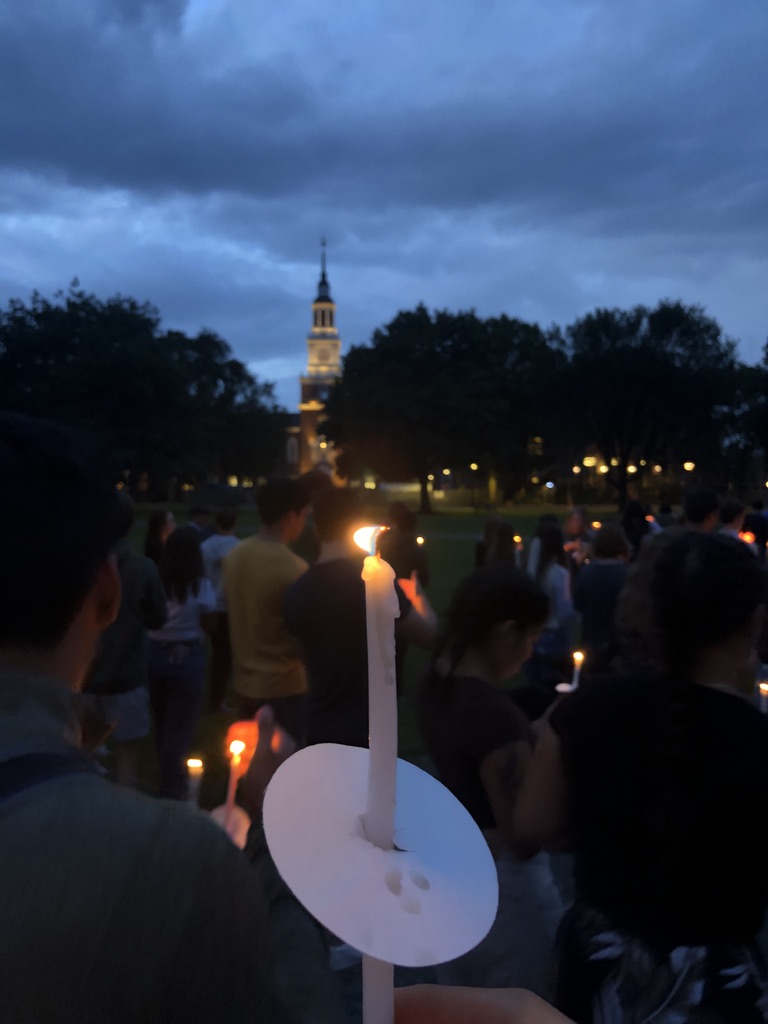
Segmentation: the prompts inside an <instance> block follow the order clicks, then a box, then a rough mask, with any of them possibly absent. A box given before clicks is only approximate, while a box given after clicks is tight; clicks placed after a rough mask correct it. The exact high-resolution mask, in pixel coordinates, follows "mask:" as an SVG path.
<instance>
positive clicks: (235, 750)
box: [229, 740, 245, 757]
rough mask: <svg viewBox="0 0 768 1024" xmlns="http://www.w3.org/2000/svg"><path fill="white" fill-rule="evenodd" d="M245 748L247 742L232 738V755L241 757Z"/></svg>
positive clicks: (230, 750)
mask: <svg viewBox="0 0 768 1024" xmlns="http://www.w3.org/2000/svg"><path fill="white" fill-rule="evenodd" d="M244 750H245V744H244V743H243V741H242V740H232V742H231V743H230V744H229V752H230V754H231V755H232V757H240V755H241V754H242V752H243V751H244Z"/></svg>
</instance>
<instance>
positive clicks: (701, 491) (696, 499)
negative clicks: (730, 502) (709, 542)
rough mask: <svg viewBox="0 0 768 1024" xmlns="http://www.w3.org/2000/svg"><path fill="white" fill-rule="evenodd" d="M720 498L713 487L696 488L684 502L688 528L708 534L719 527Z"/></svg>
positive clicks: (687, 495)
mask: <svg viewBox="0 0 768 1024" xmlns="http://www.w3.org/2000/svg"><path fill="white" fill-rule="evenodd" d="M719 511H720V496H719V495H718V493H717V491H713V490H712V488H711V487H694V488H693V489H692V490H690V491H688V493H687V494H686V496H685V501H684V502H683V516H684V518H685V522H686V523H687V525H688V526H691V527H693V529H694V530H701V531H702V532H703V533H708V532H709V531H710V530H714V528H715V527H716V526H717V516H718V512H719Z"/></svg>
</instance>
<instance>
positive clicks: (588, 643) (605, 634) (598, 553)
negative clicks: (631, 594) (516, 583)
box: [573, 523, 629, 676]
mask: <svg viewBox="0 0 768 1024" xmlns="http://www.w3.org/2000/svg"><path fill="white" fill-rule="evenodd" d="M628 561H629V542H628V540H627V537H626V535H625V533H624V531H623V530H622V528H621V527H620V526H619V525H618V524H617V523H604V524H603V525H602V526H601V527H600V529H599V530H598V531H597V533H596V534H595V537H594V540H593V541H592V557H591V559H590V561H589V564H588V565H585V566H583V567H582V569H581V571H580V572H579V574H578V576H577V577H576V584H575V586H574V591H573V606H574V608H575V610H576V611H577V612H578V613H579V615H580V616H581V643H582V646H583V647H584V654H585V657H586V664H587V671H588V673H589V675H590V676H592V675H594V674H596V673H599V672H605V671H607V670H608V669H609V668H610V665H611V661H612V659H613V658H614V657H615V656H616V654H617V641H616V625H615V618H616V605H617V603H618V600H619V594H620V593H621V590H622V587H623V586H624V583H625V582H626V578H627V562H628Z"/></svg>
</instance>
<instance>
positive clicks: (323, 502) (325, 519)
mask: <svg viewBox="0 0 768 1024" xmlns="http://www.w3.org/2000/svg"><path fill="white" fill-rule="evenodd" d="M312 507H313V510H314V515H315V529H316V530H317V536H318V539H319V541H320V543H321V544H331V543H333V542H334V541H346V540H349V539H350V538H351V536H352V534H353V533H354V531H355V530H356V529H357V527H358V526H359V525H360V523H361V522H362V518H363V513H362V506H361V504H360V497H359V495H358V493H357V491H353V490H351V489H350V488H349V487H334V488H333V489H330V488H329V489H327V490H324V491H321V492H320V493H319V494H316V495H315V499H314V503H313V506H312Z"/></svg>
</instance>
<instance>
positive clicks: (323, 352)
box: [317, 348, 331, 363]
mask: <svg viewBox="0 0 768 1024" xmlns="http://www.w3.org/2000/svg"><path fill="white" fill-rule="evenodd" d="M317 358H318V360H319V361H320V362H321V363H328V362H330V360H331V353H330V352H329V351H328V349H327V348H321V349H319V350H318V353H317Z"/></svg>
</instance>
